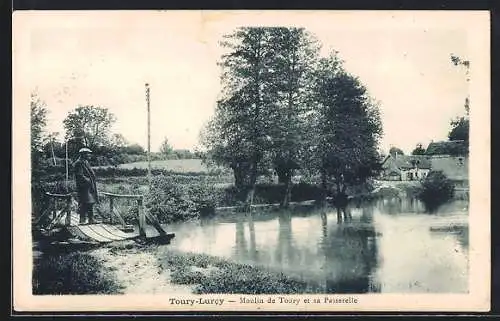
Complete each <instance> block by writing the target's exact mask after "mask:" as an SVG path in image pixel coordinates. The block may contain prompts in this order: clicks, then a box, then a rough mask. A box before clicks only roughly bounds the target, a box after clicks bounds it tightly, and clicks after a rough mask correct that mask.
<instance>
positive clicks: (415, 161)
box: [382, 155, 431, 170]
mask: <svg viewBox="0 0 500 321" xmlns="http://www.w3.org/2000/svg"><path fill="white" fill-rule="evenodd" d="M382 167H383V168H386V169H392V170H395V169H397V170H402V169H411V168H415V167H418V168H422V169H430V168H431V162H430V161H429V157H426V156H424V155H411V156H410V155H397V156H392V155H388V156H387V157H386V158H385V159H384V161H383V162H382Z"/></svg>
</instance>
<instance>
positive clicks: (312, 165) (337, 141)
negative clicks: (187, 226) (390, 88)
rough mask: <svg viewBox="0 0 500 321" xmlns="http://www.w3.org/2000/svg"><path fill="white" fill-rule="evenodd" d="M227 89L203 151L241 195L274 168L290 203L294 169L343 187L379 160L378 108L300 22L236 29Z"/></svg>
mask: <svg viewBox="0 0 500 321" xmlns="http://www.w3.org/2000/svg"><path fill="white" fill-rule="evenodd" d="M224 39H225V41H223V42H222V46H223V47H224V48H226V49H227V50H228V53H227V54H225V55H223V56H222V59H221V62H220V66H221V67H222V77H221V80H222V87H223V90H222V92H221V96H220V99H219V100H218V102H217V106H216V110H215V115H214V117H213V119H212V120H211V121H210V122H209V123H208V124H207V125H206V127H205V128H204V131H203V132H202V144H203V145H204V147H205V148H206V149H207V152H206V154H205V155H206V157H207V158H208V159H209V160H211V161H212V162H214V163H216V164H218V165H226V166H228V167H230V168H231V169H232V170H233V173H234V178H235V185H236V187H237V188H238V189H239V190H240V191H241V200H242V201H244V202H245V204H246V205H249V204H251V203H252V200H253V193H254V192H255V183H256V178H257V176H258V175H260V174H268V173H269V170H270V169H271V168H273V169H274V170H275V171H276V173H277V174H278V177H279V179H280V182H282V183H285V193H284V197H283V200H282V205H283V206H286V205H288V202H289V200H290V191H291V186H292V184H291V178H292V176H293V173H294V171H295V170H296V169H298V168H300V169H302V170H306V169H307V170H311V171H312V172H314V171H316V172H318V171H319V172H321V173H322V174H323V177H325V178H326V177H329V178H331V179H334V180H335V182H336V183H338V184H340V185H341V186H342V187H341V189H342V191H345V187H344V186H347V185H349V184H354V183H357V182H362V181H365V180H366V178H368V177H369V176H370V175H372V174H373V173H372V172H373V170H374V169H375V168H376V165H377V164H378V160H379V159H378V158H379V155H378V153H377V144H378V140H379V136H380V135H381V123H380V117H379V114H378V106H377V104H376V103H374V102H373V101H372V99H371V98H370V97H369V96H368V94H367V91H366V88H365V87H364V86H363V85H362V84H361V83H360V81H359V80H358V79H357V78H356V77H354V76H352V75H350V74H348V73H347V72H346V71H344V70H343V69H342V63H341V61H340V59H339V58H338V57H337V53H336V52H333V53H332V54H331V55H329V56H328V57H326V58H322V59H320V57H319V49H320V46H319V44H318V42H317V41H316V39H315V38H314V36H312V34H310V33H309V32H307V31H306V30H305V29H303V28H267V27H264V28H239V29H237V30H236V31H235V32H234V33H232V34H230V35H227V36H225V37H224Z"/></svg>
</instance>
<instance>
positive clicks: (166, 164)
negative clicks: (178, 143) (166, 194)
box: [118, 159, 209, 173]
mask: <svg viewBox="0 0 500 321" xmlns="http://www.w3.org/2000/svg"><path fill="white" fill-rule="evenodd" d="M118 167H119V168H129V169H131V168H148V162H135V163H128V164H121V165H119V166H118ZM151 168H161V169H166V170H171V171H175V172H179V173H188V172H208V171H209V168H208V167H207V166H205V165H203V164H202V162H201V159H168V160H155V161H151Z"/></svg>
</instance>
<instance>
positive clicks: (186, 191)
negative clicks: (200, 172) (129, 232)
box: [145, 175, 222, 223]
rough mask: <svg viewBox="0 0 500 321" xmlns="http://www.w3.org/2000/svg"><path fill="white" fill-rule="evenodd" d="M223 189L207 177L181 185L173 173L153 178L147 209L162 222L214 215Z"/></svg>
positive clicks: (147, 199)
mask: <svg viewBox="0 0 500 321" xmlns="http://www.w3.org/2000/svg"><path fill="white" fill-rule="evenodd" d="M221 198H222V191H221V190H220V189H217V188H215V187H214V185H213V184H211V183H210V181H208V180H203V179H202V180H200V181H199V182H198V183H196V184H190V185H185V184H180V183H179V182H178V181H177V180H176V178H175V177H174V176H164V175H159V176H155V177H153V179H152V181H151V190H150V192H149V193H148V194H147V195H146V204H145V205H146V208H147V210H148V211H149V212H150V213H151V214H152V215H156V217H157V218H158V220H159V221H160V222H162V223H172V222H176V221H186V220H193V219H199V218H201V217H206V216H211V215H213V214H215V208H216V207H217V205H218V204H219V203H220V199H221Z"/></svg>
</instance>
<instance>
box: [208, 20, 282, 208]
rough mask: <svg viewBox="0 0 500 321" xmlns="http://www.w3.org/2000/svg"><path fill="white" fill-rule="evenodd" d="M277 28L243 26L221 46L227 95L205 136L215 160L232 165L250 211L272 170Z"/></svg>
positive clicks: (223, 83)
mask: <svg viewBox="0 0 500 321" xmlns="http://www.w3.org/2000/svg"><path fill="white" fill-rule="evenodd" d="M270 33H271V28H248V27H244V28H239V29H237V30H236V31H235V32H234V33H232V34H230V35H226V36H224V41H222V42H221V45H222V46H223V47H224V48H225V49H226V50H227V51H228V53H227V54H225V55H223V56H222V59H221V61H220V62H219V65H220V66H221V68H222V76H221V82H222V87H223V89H222V92H221V98H220V99H219V100H218V102H217V106H216V110H215V116H214V118H213V119H212V120H211V121H210V122H209V124H208V125H207V126H206V128H205V131H204V133H203V138H202V141H203V144H204V145H205V147H207V149H208V150H209V155H210V157H211V159H212V160H213V161H214V162H215V163H216V164H220V165H226V166H229V167H230V168H231V169H232V170H233V173H234V177H235V183H236V186H237V187H238V189H239V190H240V191H241V196H242V200H244V201H245V203H246V204H247V208H248V207H249V206H250V205H251V203H252V201H253V193H254V191H255V182H256V179H257V175H258V174H259V173H260V172H262V171H263V170H265V168H266V167H269V165H268V163H269V155H268V154H266V152H267V151H269V148H270V143H271V140H270V137H271V136H270V135H269V134H270V132H271V131H272V124H273V121H272V120H273V117H272V116H273V110H274V109H275V108H274V107H273V105H274V104H276V99H275V96H274V95H273V92H274V91H273V90H270V89H271V87H272V86H273V83H272V82H270V81H269V79H270V78H271V77H272V72H273V70H272V65H273V64H272V61H273V59H272V58H273V57H274V53H273V51H272V50H269V48H271V45H272V44H271V35H270Z"/></svg>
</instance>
